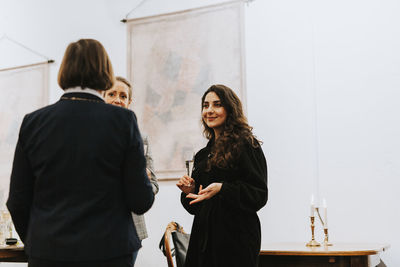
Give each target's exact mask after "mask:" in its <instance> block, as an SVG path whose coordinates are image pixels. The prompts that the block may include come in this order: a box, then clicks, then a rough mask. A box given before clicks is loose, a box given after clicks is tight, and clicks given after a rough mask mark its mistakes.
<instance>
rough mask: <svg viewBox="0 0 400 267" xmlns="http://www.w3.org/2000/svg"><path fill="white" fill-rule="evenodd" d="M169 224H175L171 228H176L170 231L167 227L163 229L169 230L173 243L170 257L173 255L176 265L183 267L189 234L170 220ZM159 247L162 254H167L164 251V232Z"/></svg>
mask: <svg viewBox="0 0 400 267" xmlns="http://www.w3.org/2000/svg"><path fill="white" fill-rule="evenodd" d="M170 224H175V226H174V227H173V228H175V229H176V230H174V231H171V230H170V229H169V227H167V230H166V231H165V232H167V231H171V237H172V243H173V245H174V247H173V248H171V255H172V257H174V256H175V261H176V265H177V267H184V266H185V259H186V252H187V249H188V246H189V239H190V234H187V233H185V232H184V231H183V228H182V227H181V226H180V225H179V224H178V223H176V222H172V223H170ZM159 248H160V249H161V251H162V252H163V254H164V256H167V254H166V252H165V233H164V234H163V236H162V238H161V240H160V244H159Z"/></svg>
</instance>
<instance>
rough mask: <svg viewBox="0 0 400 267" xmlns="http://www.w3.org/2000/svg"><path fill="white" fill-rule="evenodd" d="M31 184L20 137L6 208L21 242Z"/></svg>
mask: <svg viewBox="0 0 400 267" xmlns="http://www.w3.org/2000/svg"><path fill="white" fill-rule="evenodd" d="M33 184H34V174H33V171H32V167H31V165H30V163H29V161H28V157H27V155H26V154H25V152H24V149H23V146H22V141H21V136H20V137H19V139H18V142H17V147H16V149H15V154H14V162H13V167H12V172H11V180H10V192H9V194H8V200H7V208H8V210H9V211H10V214H11V218H12V220H13V223H14V226H15V230H16V231H17V233H18V235H19V237H20V238H21V241H22V242H24V241H25V238H26V234H27V232H28V225H29V218H30V210H31V206H32V200H33Z"/></svg>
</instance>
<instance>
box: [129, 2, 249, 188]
mask: <svg viewBox="0 0 400 267" xmlns="http://www.w3.org/2000/svg"><path fill="white" fill-rule="evenodd" d="M243 5H244V3H243V2H242V1H234V2H229V3H224V4H218V5H213V6H207V7H202V8H197V9H191V10H185V11H180V12H175V13H169V14H162V15H157V16H150V17H144V18H135V19H131V20H128V21H127V34H128V37H127V42H128V45H127V47H128V60H127V62H128V78H129V79H130V80H131V81H132V84H133V105H132V108H133V110H134V111H135V113H136V115H137V117H138V122H139V127H140V130H141V132H142V134H145V135H146V136H147V137H148V139H149V144H150V146H151V150H152V155H153V159H154V168H155V171H156V174H157V177H158V178H159V179H160V180H162V179H177V178H179V177H181V176H182V175H183V174H184V173H185V160H188V159H191V158H192V157H193V154H194V153H195V152H197V151H198V150H199V149H200V148H201V147H203V146H204V145H205V144H206V142H207V140H206V139H205V137H203V135H202V130H203V129H202V126H201V97H202V95H203V93H204V92H205V91H206V90H207V89H208V88H209V87H210V86H211V85H212V84H224V85H226V86H228V87H230V88H232V89H233V90H234V91H235V92H236V93H237V94H238V96H239V97H240V98H241V100H242V101H243V104H244V105H245V103H246V94H245V67H244V60H245V59H244V46H243V39H244V36H243V35H244V32H243V28H244V27H243V20H244V18H243V9H244V6H243Z"/></svg>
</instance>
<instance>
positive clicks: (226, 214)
mask: <svg viewBox="0 0 400 267" xmlns="http://www.w3.org/2000/svg"><path fill="white" fill-rule="evenodd" d="M212 144H213V142H212V141H210V142H209V143H208V145H207V146H206V147H205V148H203V149H201V150H200V151H199V152H198V153H197V154H196V156H195V161H194V169H193V172H192V178H193V179H194V180H195V181H196V188H195V192H198V190H199V186H200V185H202V186H203V188H205V187H207V186H208V185H209V184H211V183H214V182H219V183H222V187H221V190H220V192H219V193H218V194H216V195H215V196H214V197H212V198H211V199H209V200H205V201H202V202H199V203H196V204H193V205H189V202H190V201H191V199H187V198H186V194H184V193H182V194H181V202H182V204H183V206H184V207H185V209H186V210H187V211H188V212H189V213H191V214H193V215H195V217H194V221H193V226H192V232H191V237H190V242H189V248H188V252H187V255H186V264H185V267H206V266H207V267H223V266H229V267H232V266H233V267H234V266H237V267H239V266H240V267H243V266H246V267H256V266H257V258H258V254H259V252H260V246H261V229H260V222H259V219H258V216H257V213H256V212H257V211H258V210H259V209H261V208H262V207H263V206H264V205H265V204H266V202H267V199H268V189H267V164H266V160H265V157H264V153H263V151H262V149H261V147H258V148H254V147H253V146H252V145H250V144H245V145H243V146H242V149H241V152H240V155H239V157H238V159H237V160H236V161H235V164H234V166H235V168H231V169H221V168H216V167H212V168H211V170H210V171H209V172H207V171H206V164H207V160H208V157H209V155H210V152H211V147H212Z"/></svg>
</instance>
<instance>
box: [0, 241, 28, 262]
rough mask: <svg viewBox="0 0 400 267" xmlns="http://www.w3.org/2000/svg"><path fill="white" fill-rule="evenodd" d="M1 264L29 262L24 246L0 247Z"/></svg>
mask: <svg viewBox="0 0 400 267" xmlns="http://www.w3.org/2000/svg"><path fill="white" fill-rule="evenodd" d="M0 262H28V257H27V256H26V254H25V251H24V247H23V246H18V245H12V246H0Z"/></svg>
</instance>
